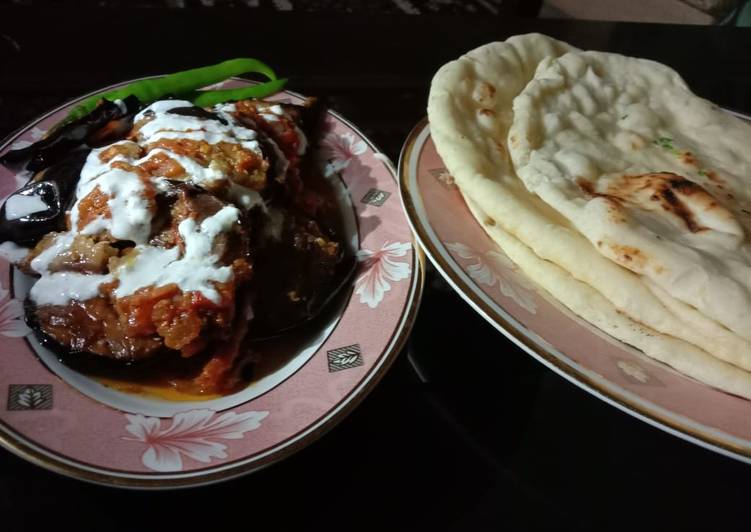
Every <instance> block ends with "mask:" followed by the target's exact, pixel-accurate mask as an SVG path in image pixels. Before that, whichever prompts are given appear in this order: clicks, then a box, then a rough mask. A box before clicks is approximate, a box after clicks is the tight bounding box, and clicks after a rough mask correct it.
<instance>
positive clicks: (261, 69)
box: [63, 58, 276, 124]
mask: <svg viewBox="0 0 751 532" xmlns="http://www.w3.org/2000/svg"><path fill="white" fill-rule="evenodd" d="M250 72H255V73H259V74H263V75H264V76H266V77H267V78H268V79H269V80H271V81H275V80H276V74H275V73H274V71H273V70H272V69H271V67H269V66H268V65H266V64H265V63H263V62H261V61H259V60H257V59H251V58H240V59H230V60H229V61H224V62H222V63H218V64H216V65H210V66H205V67H201V68H194V69H192V70H184V71H182V72H176V73H174V74H169V75H167V76H164V77H163V78H152V79H144V80H141V81H136V82H134V83H131V84H130V85H126V86H125V87H121V88H119V89H115V90H113V91H109V92H106V93H103V94H101V93H100V94H95V95H93V96H90V97H88V98H86V99H85V100H84V101H83V102H81V103H80V104H79V105H77V106H76V107H75V108H74V109H73V110H72V111H71V112H70V113H69V114H68V116H67V117H66V118H65V120H63V124H65V123H68V122H70V121H72V120H76V119H78V118H81V117H82V116H85V115H87V114H89V113H90V112H91V111H93V110H94V108H95V107H96V106H97V103H98V102H99V101H100V100H101V99H103V98H104V99H106V100H109V101H114V100H118V99H123V98H126V97H128V96H135V97H137V98H138V99H139V100H140V101H141V103H150V102H153V101H155V100H158V99H159V98H163V97H165V96H168V95H173V96H178V95H182V94H185V93H189V92H193V91H195V90H197V89H200V88H201V87H205V86H207V85H211V84H213V83H219V82H220V81H224V80H226V79H228V78H231V77H232V76H237V75H240V74H247V73H250Z"/></svg>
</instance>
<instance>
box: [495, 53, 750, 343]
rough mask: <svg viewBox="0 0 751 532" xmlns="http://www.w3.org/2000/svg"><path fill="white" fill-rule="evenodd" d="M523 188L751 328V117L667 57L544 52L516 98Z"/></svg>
mask: <svg viewBox="0 0 751 532" xmlns="http://www.w3.org/2000/svg"><path fill="white" fill-rule="evenodd" d="M513 110H514V120H513V124H512V126H511V129H510V131H509V151H510V154H511V157H512V160H513V162H514V167H515V169H516V172H517V174H518V175H519V177H520V178H521V179H522V180H523V181H524V183H525V185H526V186H527V188H528V189H529V190H530V191H531V192H533V193H534V194H536V195H537V196H539V197H540V198H542V199H543V200H544V201H545V202H546V203H547V204H549V205H551V206H552V207H553V208H555V209H556V210H557V211H558V212H560V213H561V214H563V215H564V216H565V217H566V218H567V219H568V220H570V221H571V222H572V224H573V225H574V227H576V229H577V231H579V232H580V233H582V234H583V235H585V236H586V237H587V239H588V240H589V241H590V242H591V243H592V244H594V245H595V246H596V248H597V250H598V251H599V252H600V253H601V254H603V255H604V256H606V257H608V258H609V259H610V260H612V261H614V262H617V263H618V264H620V265H621V266H623V267H624V268H627V269H629V270H631V271H633V272H635V273H638V274H640V275H643V276H645V277H647V278H649V279H650V280H651V281H652V282H653V283H654V284H655V285H656V286H659V287H660V288H662V289H663V290H664V291H665V292H667V293H668V294H670V295H671V296H673V297H675V298H676V299H678V300H680V301H683V302H684V303H686V304H688V305H691V306H693V307H696V308H697V309H698V310H699V311H700V312H701V313H703V314H705V315H706V316H708V317H710V318H712V319H714V320H717V321H718V322H719V323H721V324H722V325H724V326H726V327H728V328H729V329H730V330H732V331H733V332H735V333H736V334H738V335H740V336H743V337H744V338H746V339H751V248H750V247H749V245H748V241H747V239H746V235H747V234H748V231H749V230H750V229H751V187H750V186H749V185H751V151H750V150H749V146H748V143H749V142H751V125H749V124H747V123H744V122H743V121H741V120H740V119H738V118H735V117H734V116H731V115H730V114H728V113H726V112H724V111H723V110H721V109H718V108H717V107H716V106H714V105H713V104H711V103H710V102H707V101H706V100H703V99H701V98H699V97H697V96H694V95H693V94H692V93H691V92H690V91H689V89H688V88H687V87H686V84H685V83H684V82H683V80H682V79H681V78H680V76H678V74H677V73H675V72H674V71H673V70H671V69H670V68H668V67H666V66H664V65H661V64H659V63H654V62H652V61H645V60H643V59H634V58H630V57H624V56H620V55H616V54H606V53H600V52H583V53H573V54H566V55H564V56H562V57H559V58H557V59H553V58H549V59H547V60H545V61H543V62H542V63H541V64H540V66H539V67H538V69H537V72H536V74H535V77H534V79H533V80H532V81H531V82H530V83H529V84H528V85H527V86H526V88H525V89H524V90H523V91H522V92H521V94H520V95H519V96H518V97H517V98H516V99H515V100H514V105H513Z"/></svg>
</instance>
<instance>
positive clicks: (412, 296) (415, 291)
mask: <svg viewBox="0 0 751 532" xmlns="http://www.w3.org/2000/svg"><path fill="white" fill-rule="evenodd" d="M163 76H164V75H163V74H162V75H151V76H142V77H138V78H133V79H128V80H123V81H119V82H116V83H112V84H110V85H107V86H105V87H101V88H97V89H95V90H93V91H90V92H88V93H86V94H83V95H80V96H76V97H74V98H71V99H68V100H65V101H64V102H62V103H61V104H59V105H57V106H56V107H54V108H53V109H51V110H49V111H46V112H44V113H43V114H40V115H37V116H35V117H34V118H32V119H31V120H29V121H28V122H26V123H24V124H23V125H22V126H20V127H18V128H15V129H13V130H12V131H11V132H10V133H8V134H7V135H5V136H4V137H3V138H2V139H0V150H2V149H4V148H5V147H6V146H8V144H9V143H10V142H12V141H13V139H14V138H15V137H17V136H18V135H19V134H20V133H21V132H23V131H25V130H27V129H29V128H30V127H33V126H34V124H38V123H39V122H41V121H43V120H44V119H46V118H47V117H49V116H51V115H53V114H54V113H57V112H59V111H60V110H62V109H64V108H66V107H69V106H71V105H73V104H75V103H77V102H80V101H82V100H84V99H86V98H88V97H90V96H93V95H95V94H99V93H102V92H104V91H107V90H109V89H112V88H115V87H121V86H122V85H124V84H126V83H132V82H135V81H141V80H144V79H152V78H160V77H163ZM229 80H232V81H240V82H243V83H248V84H260V82H258V81H255V80H249V79H245V78H241V77H238V76H232V77H231V78H228V80H227V81H229ZM279 92H282V93H286V94H289V95H292V96H295V97H298V98H301V99H305V98H306V96H304V95H302V94H300V93H298V92H295V91H291V90H287V89H282V90H281V91H279ZM326 111H327V113H329V114H331V115H332V116H334V117H335V118H336V119H337V120H339V121H341V122H342V123H344V124H345V125H346V126H347V127H349V128H351V129H352V130H353V131H355V132H356V133H357V134H358V135H359V136H360V137H361V138H362V140H364V141H365V143H366V144H367V145H368V146H369V147H370V148H371V149H372V150H373V151H374V153H375V154H377V155H383V152H382V151H381V150H380V149H379V148H378V146H377V145H376V144H375V143H374V142H373V141H372V140H371V139H370V138H369V137H368V136H366V135H365V134H364V133H363V132H362V130H361V129H360V128H359V127H357V126H356V125H355V124H353V123H352V122H351V121H350V120H348V119H347V118H345V117H344V116H342V115H341V114H340V113H338V112H337V111H335V110H333V109H327V110H326ZM378 159H380V160H381V162H382V163H383V164H384V166H386V168H387V169H388V171H389V174H390V177H391V179H392V180H393V181H394V183H395V184H396V185H397V188H400V187H399V178H398V174H397V170H396V168H395V167H394V164H393V163H392V162H391V160H390V159H389V158H388V157H386V156H383V157H378ZM405 218H407V216H406V214H405ZM407 222H408V224H409V220H407ZM410 228H411V225H410ZM410 245H411V249H412V257H413V269H412V273H411V275H410V286H409V290H408V296H407V302H406V305H405V308H404V309H403V311H402V315H401V317H400V320H399V323H398V325H397V327H396V328H395V329H394V331H393V333H392V337H391V340H390V342H389V344H387V346H386V348H385V349H384V351H383V353H382V354H381V356H380V357H379V358H380V362H377V364H376V366H374V368H373V369H372V370H371V373H370V374H367V375H365V376H364V377H363V378H362V379H361V380H360V381H359V382H358V383H356V384H355V386H354V388H353V389H352V391H351V392H350V393H348V394H346V395H344V396H343V397H342V399H341V400H340V402H339V403H337V404H336V405H334V407H333V408H332V409H331V410H329V411H328V412H326V413H325V414H324V415H322V416H321V417H320V418H319V419H318V420H317V421H316V422H314V423H312V424H311V425H309V426H307V427H305V429H303V430H302V431H300V433H299V434H297V435H296V436H297V440H294V436H295V435H293V437H292V438H291V439H292V440H293V441H291V442H290V443H288V444H287V445H286V446H285V447H282V448H281V449H279V450H276V451H275V450H267V451H265V452H264V451H262V452H260V453H259V457H258V458H257V460H254V461H252V462H248V463H244V464H239V465H237V466H232V465H231V464H226V468H224V469H221V470H219V471H215V470H214V469H212V468H207V471H206V472H203V473H202V472H192V471H186V472H183V473H182V474H180V473H177V474H172V475H171V478H163V477H165V476H166V475H164V474H159V473H157V474H151V475H148V474H147V475H148V476H144V477H140V478H131V477H123V476H119V475H118V474H115V473H113V472H111V471H109V472H108V471H107V470H106V469H104V468H101V467H99V466H90V465H87V464H79V463H78V461H77V460H75V459H72V458H70V457H65V456H62V455H61V456H60V457H58V456H56V455H57V454H59V453H55V452H52V451H49V450H47V449H45V448H41V449H40V448H39V447H40V446H38V445H36V444H35V443H34V442H33V441H31V440H29V439H28V438H27V437H25V436H23V435H21V434H18V433H17V431H15V430H14V429H13V427H12V426H10V425H9V424H8V423H7V422H6V421H4V420H0V447H2V448H4V449H6V450H7V451H9V452H10V453H12V454H14V455H16V456H18V457H19V458H22V459H24V460H26V461H27V462H29V463H31V464H34V465H36V466H39V467H42V468H43V469H46V470H48V471H52V472H54V473H57V474H60V475H63V476H66V477H70V478H74V479H77V480H81V481H84V482H87V483H91V484H97V485H102V486H107V487H116V488H126V489H142V490H166V489H180V488H192V487H198V486H205V485H210V484H216V483H218V482H223V481H226V480H231V479H234V478H238V477H241V476H244V475H247V474H250V473H253V472H256V471H260V470H261V469H265V468H266V467H269V466H270V465H272V464H275V463H277V462H279V461H281V460H284V459H285V458H288V457H289V456H291V455H293V454H295V453H296V452H298V451H300V450H302V449H303V448H305V447H307V446H309V445H311V444H312V443H314V442H316V441H317V440H318V439H319V438H321V437H322V436H323V435H324V434H326V433H328V432H329V431H330V430H331V429H333V428H334V427H335V426H336V425H338V424H339V423H340V422H341V421H342V420H344V419H345V418H346V417H347V416H348V415H349V414H350V413H351V412H352V411H353V410H354V409H355V408H357V406H359V404H360V403H361V402H362V401H363V400H364V399H365V398H366V397H367V396H368V395H369V394H370V392H372V391H373V389H374V388H375V387H376V386H377V385H378V383H379V382H380V381H381V379H382V378H383V377H384V375H385V374H386V373H387V372H388V370H389V369H390V367H391V365H392V364H393V363H394V361H395V360H396V358H397V356H398V355H399V353H400V352H401V351H402V349H403V348H404V346H405V345H406V343H407V340H408V338H409V335H410V333H411V331H412V328H413V326H414V323H415V320H416V318H417V315H418V311H419V308H420V304H421V301H422V295H423V289H424V286H425V253H424V251H423V248H422V247H421V246H420V245H419V244H418V242H417V239H416V238H415V234H414V232H412V234H411V238H410ZM290 378H291V377H290ZM63 382H64V381H63ZM65 385H66V386H70V385H69V384H67V383H65ZM243 404H246V403H243ZM105 406H106V405H105ZM106 408H110V409H112V407H109V406H106ZM113 410H116V409H113ZM332 412H333V414H332ZM240 460H242V458H240Z"/></svg>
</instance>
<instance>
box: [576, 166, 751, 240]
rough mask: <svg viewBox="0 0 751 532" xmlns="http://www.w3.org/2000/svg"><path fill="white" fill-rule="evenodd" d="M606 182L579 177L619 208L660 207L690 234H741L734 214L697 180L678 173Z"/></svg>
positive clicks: (589, 191) (593, 192)
mask: <svg viewBox="0 0 751 532" xmlns="http://www.w3.org/2000/svg"><path fill="white" fill-rule="evenodd" d="M603 183H604V186H600V187H597V186H596V185H595V184H593V183H591V182H590V181H588V180H586V179H584V178H578V179H577V180H576V184H577V185H578V186H579V188H580V189H581V190H582V191H583V192H584V193H585V194H587V195H588V196H590V197H599V198H603V199H606V200H607V201H608V202H609V203H611V205H614V206H615V207H616V208H618V207H620V208H623V206H624V205H627V206H628V207H631V208H638V209H641V210H646V211H655V210H657V209H661V210H662V211H664V212H667V213H669V214H670V215H672V216H674V217H676V218H677V219H679V220H681V221H682V223H683V224H684V225H685V227H686V228H687V229H688V230H689V231H690V232H691V233H701V232H703V231H711V230H715V231H720V232H727V233H731V234H738V233H742V229H741V228H740V226H739V225H738V223H737V221H736V220H735V217H734V216H733V214H732V213H731V212H730V211H729V210H728V209H727V208H725V207H724V206H723V205H722V204H721V203H720V202H719V201H718V200H717V198H715V197H714V196H713V195H712V194H711V193H710V192H708V191H707V190H706V189H705V188H704V187H702V186H701V185H699V184H698V183H694V182H693V181H691V180H689V179H686V178H685V177H683V176H680V175H678V174H674V173H672V172H654V173H649V174H639V175H621V176H616V177H613V178H609V179H604V180H603ZM598 184H599V183H598ZM598 188H599V189H601V190H598ZM709 218H712V219H713V220H710V219H709ZM615 221H619V220H617V219H616V220H615ZM710 222H712V223H710ZM708 223H709V224H710V225H708Z"/></svg>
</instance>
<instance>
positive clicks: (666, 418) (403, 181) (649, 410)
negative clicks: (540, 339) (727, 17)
mask: <svg viewBox="0 0 751 532" xmlns="http://www.w3.org/2000/svg"><path fill="white" fill-rule="evenodd" d="M729 112H730V113H731V114H733V115H735V116H738V117H739V118H744V119H749V117H748V116H747V115H744V114H742V113H739V112H736V111H729ZM429 128H430V123H429V121H428V117H427V116H425V117H424V118H422V120H420V121H419V122H418V123H417V124H416V125H415V126H414V127H413V128H412V130H411V131H410V133H409V135H408V136H407V139H406V140H405V142H404V144H403V145H402V150H401V153H400V154H399V165H398V170H397V173H398V176H399V193H400V195H401V199H402V205H403V206H404V210H405V212H406V213H407V219H408V221H409V224H410V227H411V228H412V232H413V234H414V235H415V238H416V239H417V241H418V242H419V244H420V246H421V247H422V248H423V251H424V253H425V255H426V256H427V257H428V259H429V260H430V263H431V264H433V266H434V267H435V268H436V269H437V270H438V271H439V273H440V274H441V276H442V277H443V278H444V279H445V280H446V281H447V282H448V284H449V285H451V287H452V288H453V289H454V290H455V291H456V292H457V293H458V294H459V296H460V297H461V298H462V299H464V301H465V302H466V303H468V304H469V306H470V307H471V308H472V309H473V310H475V311H476V312H477V313H478V314H479V315H480V316H482V317H483V318H484V319H485V320H486V321H487V322H488V323H489V324H490V325H492V326H493V327H494V328H495V329H496V330H498V331H499V332H500V333H501V334H503V335H504V336H505V337H506V338H508V339H509V340H511V342H513V343H514V344H515V345H516V346H517V347H519V348H520V349H521V350H522V351H524V352H525V353H526V354H528V355H530V356H532V357H533V358H534V359H535V360H537V361H538V362H540V363H542V364H543V365H544V366H545V367H547V368H548V369H551V370H553V371H554V372H555V373H556V374H558V375H559V376H561V377H563V378H564V379H565V380H567V381H569V382H570V383H572V384H574V385H576V386H578V387H579V388H581V389H582V390H584V391H586V392H587V393H589V394H591V395H593V396H595V397H597V398H598V399H600V400H602V401H604V402H605V403H607V404H609V405H611V406H614V407H616V408H617V409H618V410H620V411H622V412H625V413H627V414H629V415H631V416H633V417H635V418H637V419H639V420H641V421H644V422H646V423H648V424H649V425H652V426H653V427H656V428H658V429H660V430H662V431H664V432H667V433H668V434H671V435H673V436H676V437H678V438H680V439H683V440H685V441H688V442H691V443H693V444H696V445H698V446H699V447H702V448H705V449H707V450H710V451H713V452H716V453H718V454H721V455H723V456H727V457H730V458H733V459H735V460H738V461H740V462H743V463H746V464H751V440H744V439H743V438H740V437H736V436H732V435H730V434H725V433H724V432H722V431H720V430H719V429H715V428H713V427H709V426H706V425H704V424H702V423H698V422H696V421H694V420H691V419H689V418H686V417H685V416H682V415H681V414H678V413H676V412H673V411H671V410H668V409H666V408H664V407H661V406H659V405H657V404H654V403H652V402H651V401H649V400H646V399H644V398H640V397H638V396H637V399H638V400H639V401H641V402H642V403H645V404H644V405H639V404H636V403H635V401H634V399H631V398H629V397H627V395H628V393H630V392H628V391H626V390H623V389H622V388H621V387H620V386H618V385H616V384H614V383H612V389H610V388H611V387H606V386H604V385H603V384H601V383H598V382H596V381H595V380H594V379H592V378H591V377H590V376H588V375H585V374H584V373H582V372H581V371H580V370H578V369H577V368H576V367H574V364H576V363H573V364H572V363H567V362H565V361H564V360H561V359H559V358H557V357H556V356H555V355H554V354H552V353H550V352H549V351H548V350H547V349H545V348H544V346H542V345H539V344H538V343H536V342H535V341H534V340H532V339H531V338H529V337H527V336H526V335H525V334H524V332H523V331H521V330H519V328H518V327H517V326H516V325H514V324H513V323H511V322H510V321H509V320H507V319H506V318H504V317H503V316H500V315H499V314H498V313H497V312H496V311H495V310H494V309H493V308H492V307H491V306H490V305H488V304H486V303H485V302H484V301H482V299H481V298H480V297H478V296H477V294H476V293H475V290H474V289H473V288H472V287H470V286H469V285H468V283H466V282H465V281H464V280H463V279H462V278H461V277H460V276H459V275H458V274H457V273H456V271H455V267H454V266H452V265H451V264H450V263H449V262H448V261H446V260H445V259H444V258H443V257H442V256H441V253H440V252H439V251H438V250H437V249H436V246H435V243H434V242H433V241H432V239H431V237H430V236H429V233H428V231H427V230H426V227H425V225H424V224H423V221H422V220H421V219H420V216H418V214H417V208H416V205H415V201H414V196H415V194H416V192H415V191H414V190H413V189H412V188H411V183H410V178H411V177H412V176H411V175H410V171H409V170H410V169H409V161H410V159H411V157H412V155H413V153H414V151H415V150H416V149H421V148H422V146H423V145H424V142H423V144H421V145H419V146H418V145H417V142H418V138H419V136H420V135H421V134H422V133H423V131H425V130H426V129H427V130H428V134H426V139H425V140H427V137H428V136H429ZM415 178H416V176H415ZM456 267H459V266H458V265H457V266H456ZM499 307H502V306H501V305H500V304H499ZM562 356H563V357H565V358H568V357H566V356H565V355H563V354H562ZM572 362H573V361H572ZM603 380H604V379H603ZM705 386H706V385H705ZM619 391H620V392H622V393H619ZM659 410H663V411H664V412H665V413H664V414H661V413H660V412H659ZM678 418H684V419H686V420H687V421H688V422H689V423H691V424H693V425H696V426H697V427H696V428H694V427H691V426H689V425H688V424H684V423H681V422H680V420H679V419H678ZM699 427H701V428H699ZM701 429H705V430H701ZM722 434H724V435H725V436H726V438H722V437H721V436H720V435H722ZM731 439H737V440H739V441H745V442H747V445H746V446H743V445H741V444H736V443H734V442H733V441H731Z"/></svg>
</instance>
